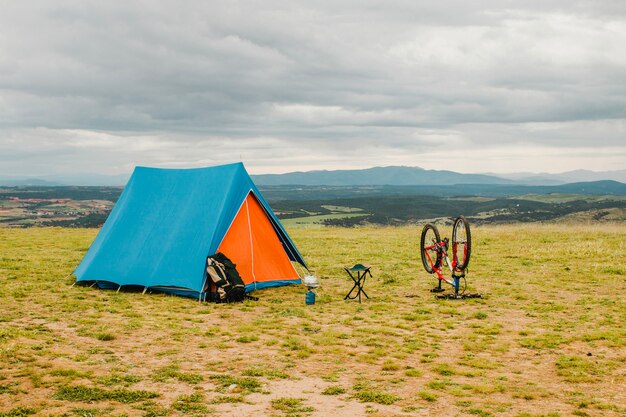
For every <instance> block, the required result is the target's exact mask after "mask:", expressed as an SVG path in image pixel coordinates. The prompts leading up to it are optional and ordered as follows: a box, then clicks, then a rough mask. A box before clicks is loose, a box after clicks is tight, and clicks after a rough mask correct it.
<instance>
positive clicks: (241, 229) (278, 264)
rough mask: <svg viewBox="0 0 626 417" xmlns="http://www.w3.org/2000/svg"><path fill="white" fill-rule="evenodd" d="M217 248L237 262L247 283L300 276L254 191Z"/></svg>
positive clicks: (239, 270) (240, 273)
mask: <svg viewBox="0 0 626 417" xmlns="http://www.w3.org/2000/svg"><path fill="white" fill-rule="evenodd" d="M217 250H218V251H219V252H222V253H223V254H224V255H226V256H228V257H229V258H230V259H231V260H232V261H233V262H234V263H235V264H236V265H237V271H238V272H239V275H241V278H242V279H243V282H244V283H245V284H246V285H247V284H252V283H255V282H257V283H258V282H267V281H278V280H294V279H299V276H298V273H297V272H296V270H295V268H294V267H293V265H292V264H291V262H290V261H289V257H288V256H287V253H286V252H285V249H284V248H283V245H282V243H280V240H279V239H278V236H277V235H276V232H275V231H274V227H273V226H272V223H270V220H269V219H268V218H267V214H265V211H264V210H263V207H261V204H260V203H259V202H258V200H257V199H256V197H254V195H253V194H252V193H248V196H247V197H246V199H245V201H244V203H243V204H242V205H241V208H240V209H239V212H238V213H237V216H235V220H233V223H232V224H231V226H230V229H228V232H226V236H224V240H222V243H221V244H220V246H219V248H218V249H217Z"/></svg>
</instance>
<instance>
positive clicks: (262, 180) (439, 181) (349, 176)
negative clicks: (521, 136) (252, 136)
mask: <svg viewBox="0 0 626 417" xmlns="http://www.w3.org/2000/svg"><path fill="white" fill-rule="evenodd" d="M252 178H253V180H254V182H255V183H256V184H257V185H263V186H271V185H307V186H319V185H328V186H366V185H394V186H396V185H397V186H405V185H412V186H417V185H420V186H421V185H460V184H475V185H485V184H499V185H561V184H567V183H574V182H589V181H603V180H612V181H618V182H624V183H626V170H621V171H605V172H594V171H585V170H578V171H570V172H564V173H561V174H547V173H542V174H532V173H514V174H461V173H458V172H454V171H446V170H429V169H423V168H419V167H404V166H390V167H374V168H368V169H358V170H336V171H307V172H290V173H287V174H265V175H253V176H252Z"/></svg>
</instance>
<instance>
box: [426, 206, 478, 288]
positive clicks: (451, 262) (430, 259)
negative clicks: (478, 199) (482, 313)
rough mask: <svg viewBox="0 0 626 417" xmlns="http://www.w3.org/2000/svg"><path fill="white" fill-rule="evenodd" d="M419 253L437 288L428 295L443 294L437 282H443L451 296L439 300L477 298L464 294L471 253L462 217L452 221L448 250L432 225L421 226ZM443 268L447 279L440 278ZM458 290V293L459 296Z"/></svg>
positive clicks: (466, 227)
mask: <svg viewBox="0 0 626 417" xmlns="http://www.w3.org/2000/svg"><path fill="white" fill-rule="evenodd" d="M450 250H451V251H452V259H450V256H449V252H450ZM420 253H421V256H422V263H423V264H424V269H426V272H428V273H429V274H436V275H437V279H438V285H437V286H436V287H435V288H433V289H432V290H431V291H432V292H436V293H439V292H442V291H444V289H443V288H442V287H441V282H442V281H445V282H447V283H448V284H450V285H451V286H452V287H453V288H454V295H453V296H443V297H441V298H466V297H468V296H471V297H480V295H479V294H468V295H466V294H465V290H466V288H467V281H466V279H465V275H466V273H467V266H468V264H469V260H470V255H471V253H472V235H471V233H470V227H469V223H468V222H467V220H466V219H465V217H463V216H459V217H457V218H456V219H455V220H454V225H453V226H452V245H451V246H450V240H449V239H448V238H447V237H446V238H444V239H443V240H441V235H440V234H439V230H438V229H437V226H435V225H434V224H432V223H428V224H427V225H426V226H424V229H422V237H421V239H420ZM444 264H445V265H446V266H447V267H448V269H449V270H450V274H451V278H448V277H446V276H445V275H444V274H443V266H444ZM461 280H463V283H464V285H463V289H462V290H461V288H460V287H461ZM459 290H461V292H460V293H459Z"/></svg>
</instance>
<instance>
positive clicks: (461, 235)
mask: <svg viewBox="0 0 626 417" xmlns="http://www.w3.org/2000/svg"><path fill="white" fill-rule="evenodd" d="M452 250H453V251H454V253H453V256H454V259H456V268H457V269H458V270H460V271H463V270H464V269H466V268H467V265H469V261H470V255H471V254H472V234H471V232H470V226H469V223H468V222H467V219H466V218H465V217H463V216H459V217H457V218H456V219H455V220H454V226H452Z"/></svg>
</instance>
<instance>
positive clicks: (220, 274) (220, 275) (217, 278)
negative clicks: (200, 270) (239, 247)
mask: <svg viewBox="0 0 626 417" xmlns="http://www.w3.org/2000/svg"><path fill="white" fill-rule="evenodd" d="M206 263H207V266H206V272H207V276H208V277H209V278H210V279H211V282H212V283H213V286H214V287H215V289H216V291H217V299H216V300H215V301H216V302H218V303H230V302H235V301H243V299H244V298H245V292H246V290H245V286H244V284H243V280H242V279H241V276H240V275H239V272H237V269H236V267H237V265H235V264H234V263H232V261H231V260H230V259H228V258H227V257H226V255H224V254H223V253H221V252H217V253H216V254H215V255H212V256H209V257H207V259H206Z"/></svg>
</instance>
